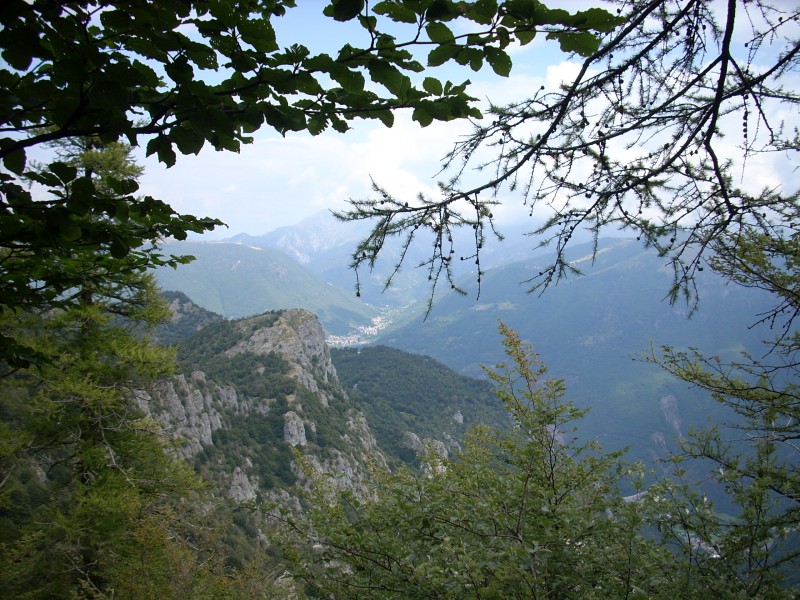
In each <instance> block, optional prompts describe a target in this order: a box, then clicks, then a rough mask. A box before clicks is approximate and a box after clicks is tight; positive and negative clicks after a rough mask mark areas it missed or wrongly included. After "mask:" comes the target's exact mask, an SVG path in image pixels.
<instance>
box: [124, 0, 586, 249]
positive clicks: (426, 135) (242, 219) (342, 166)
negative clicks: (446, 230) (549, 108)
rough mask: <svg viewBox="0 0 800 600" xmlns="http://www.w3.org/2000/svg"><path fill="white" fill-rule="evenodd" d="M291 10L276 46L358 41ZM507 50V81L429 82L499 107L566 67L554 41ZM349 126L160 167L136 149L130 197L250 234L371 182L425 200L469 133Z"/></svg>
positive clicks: (259, 137) (479, 77)
mask: <svg viewBox="0 0 800 600" xmlns="http://www.w3.org/2000/svg"><path fill="white" fill-rule="evenodd" d="M299 4H300V7H299V8H298V9H291V10H290V11H289V16H288V17H287V18H285V19H284V20H279V21H277V22H276V23H275V27H276V30H277V32H278V41H279V43H281V44H288V43H292V42H297V43H302V44H304V45H306V46H308V47H309V48H310V49H311V50H312V52H314V51H335V50H337V49H338V48H339V47H341V46H342V45H343V44H344V43H348V42H350V43H354V39H353V38H354V36H356V35H364V34H362V33H361V29H360V27H358V26H352V25H350V24H345V25H342V24H339V23H335V22H333V21H332V20H330V19H327V18H325V17H322V16H321V10H322V7H323V6H324V4H326V3H325V2H323V1H322V0H304V1H302V2H300V3H299ZM354 45H355V44H354ZM511 51H512V58H513V61H514V68H513V70H512V75H511V77H509V78H507V79H503V78H500V77H498V76H496V75H495V74H494V73H493V71H491V69H490V68H488V66H487V67H486V68H485V69H484V70H482V71H481V72H477V73H476V72H473V71H472V70H470V69H469V68H464V67H458V66H457V65H456V66H455V67H450V68H448V69H447V70H446V71H444V72H443V73H437V74H435V75H434V76H440V77H441V78H442V79H450V80H451V81H453V83H461V82H463V81H464V80H466V79H470V81H472V82H473V83H472V85H471V86H470V88H469V90H470V92H471V94H472V95H473V96H475V97H477V98H481V99H485V98H491V99H492V100H493V101H495V102H501V101H504V100H513V99H519V98H524V97H526V94H528V93H529V91H530V90H532V89H537V88H538V87H539V86H540V85H543V84H544V83H549V84H550V85H554V84H555V83H557V80H559V79H560V77H558V75H559V73H561V74H564V73H566V72H567V70H569V71H573V70H574V68H575V66H574V65H562V66H559V63H560V61H563V60H564V58H565V55H564V54H562V53H561V52H560V51H559V49H558V46H557V45H556V44H555V43H554V42H545V41H544V40H543V39H536V40H534V41H533V42H531V43H530V44H529V45H527V46H525V47H516V48H512V49H511ZM427 74H429V73H427ZM562 76H563V75H562ZM534 86H535V87H534ZM351 125H352V127H353V129H352V130H351V131H349V132H347V133H345V134H340V133H337V132H335V131H327V132H324V133H323V134H321V135H319V136H311V135H310V134H307V133H305V132H300V133H289V134H287V136H286V137H285V138H284V137H282V136H281V135H280V134H278V133H276V132H274V131H273V130H270V129H268V128H267V127H264V128H263V129H262V130H260V131H259V132H257V133H256V134H255V135H254V137H255V140H254V142H253V143H252V144H249V145H245V146H243V147H242V150H241V152H240V153H238V154H237V153H232V152H216V151H215V150H214V149H213V148H211V147H208V146H206V147H205V148H204V149H203V150H202V151H201V152H200V154H199V155H197V156H194V155H190V156H179V157H178V160H177V163H176V164H175V166H173V167H171V168H169V169H167V168H165V167H164V166H163V165H161V164H160V163H158V161H157V160H156V158H155V157H145V156H144V150H143V149H138V150H137V160H138V161H139V162H140V163H141V164H142V165H143V166H144V167H145V173H144V175H143V177H142V178H141V180H140V191H141V192H142V193H144V194H148V195H151V196H154V197H156V198H159V199H162V200H165V201H166V202H168V203H169V204H170V205H171V206H172V207H173V208H174V209H175V210H177V211H178V212H181V213H190V214H195V215H198V216H209V217H215V218H218V219H221V220H222V221H224V222H225V223H226V224H227V225H228V228H227V229H225V228H222V229H219V230H217V231H216V232H214V233H212V234H208V235H207V237H209V238H220V237H228V236H231V235H235V234H237V233H249V234H251V235H260V234H263V233H267V232H269V231H271V230H273V229H276V228H278V227H281V226H285V225H293V224H296V223H298V222H299V221H301V220H302V219H304V218H306V217H309V216H311V215H313V214H315V213H317V212H319V211H322V210H325V209H343V208H346V206H347V200H348V199H350V198H365V197H368V196H369V195H370V190H371V182H372V180H375V181H376V182H378V183H379V184H380V185H382V186H384V187H385V188H387V189H389V190H391V191H392V193H393V194H395V195H397V196H398V197H408V198H410V199H413V198H415V197H416V196H417V194H418V193H420V192H423V193H426V194H434V192H435V191H436V183H437V181H438V180H439V179H440V178H437V174H438V172H439V171H440V168H441V163H440V161H441V159H442V157H443V156H444V155H445V154H446V153H447V152H448V151H449V150H450V148H451V147H452V144H453V142H454V141H455V140H456V139H458V137H459V136H463V135H466V134H468V133H469V132H470V131H471V128H472V126H471V125H470V124H469V123H468V122H466V121H458V122H451V123H438V122H434V123H433V124H431V125H430V126H428V127H426V128H422V127H420V126H419V125H418V124H417V123H414V122H412V121H411V114H410V111H405V112H400V113H397V114H396V115H395V123H394V126H393V127H392V128H387V127H385V126H384V125H382V124H381V123H380V122H378V121H375V122H373V121H369V122H367V121H361V120H358V121H353V122H351ZM513 205H516V206H520V205H521V201H520V202H516V203H515V204H512V203H511V202H508V203H505V206H506V207H507V212H509V214H508V215H505V214H504V213H503V211H502V210H500V211H498V212H497V216H498V218H499V219H500V220H501V222H502V220H503V218H504V217H506V216H507V217H508V218H511V207H512V206H513Z"/></svg>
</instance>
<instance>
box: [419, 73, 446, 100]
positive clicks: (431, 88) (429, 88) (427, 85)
mask: <svg viewBox="0 0 800 600" xmlns="http://www.w3.org/2000/svg"><path fill="white" fill-rule="evenodd" d="M422 88H423V89H424V90H425V91H426V92H428V93H429V94H433V95H434V96H441V95H442V91H443V88H442V82H441V81H439V80H438V79H436V78H434V77H426V78H425V79H424V80H423V81H422Z"/></svg>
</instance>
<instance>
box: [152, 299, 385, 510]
mask: <svg viewBox="0 0 800 600" xmlns="http://www.w3.org/2000/svg"><path fill="white" fill-rule="evenodd" d="M175 321H180V319H175ZM179 358H180V361H181V365H182V371H183V372H181V373H180V374H178V375H176V376H175V377H173V378H171V379H170V380H168V381H165V382H163V383H161V384H160V385H159V386H157V387H156V388H154V389H152V390H148V391H146V392H145V391H142V392H140V393H139V395H138V401H139V404H140V406H141V407H142V409H143V410H144V411H145V412H147V413H148V414H150V415H151V416H152V417H153V418H155V419H157V420H158V421H159V422H160V423H161V424H162V425H163V426H164V428H165V429H166V431H167V432H168V434H169V435H170V436H171V437H172V438H173V439H174V440H175V442H176V448H177V451H178V452H179V453H180V454H182V455H183V456H184V457H186V458H187V459H189V460H190V461H193V462H194V463H195V464H196V466H197V467H198V469H199V470H200V471H201V473H202V474H203V475H204V477H206V478H207V479H210V480H212V481H214V482H215V483H216V487H217V489H220V490H222V491H224V493H225V494H227V495H228V496H229V497H231V498H234V499H235V500H237V501H246V500H255V499H276V498H277V497H279V496H280V497H283V496H284V494H285V492H284V490H285V489H287V488H288V487H289V486H290V485H291V484H293V483H295V482H297V481H298V479H299V481H300V483H302V481H303V475H302V470H301V469H300V468H299V465H298V464H297V460H298V458H300V457H302V460H303V461H304V462H305V463H306V464H308V465H311V467H312V468H313V469H314V470H316V471H317V472H320V473H326V474H329V475H330V476H331V478H332V481H334V482H335V484H336V485H337V486H339V487H341V488H343V489H349V490H352V491H354V492H360V491H361V490H363V489H364V485H365V480H366V478H367V477H368V465H375V464H377V465H385V464H386V461H385V458H384V456H383V454H382V452H381V451H380V449H379V448H378V445H377V443H376V441H375V436H374V435H373V433H372V431H371V430H370V427H369V424H368V423H367V421H366V419H365V418H364V416H363V415H362V414H361V413H360V412H359V411H358V410H357V409H356V407H355V406H354V405H353V404H352V403H351V402H350V400H349V399H348V397H347V395H346V394H345V392H344V390H343V389H342V386H341V385H340V383H339V380H338V378H337V375H336V369H335V368H334V366H333V363H332V362H331V356H330V351H329V349H328V346H327V345H326V343H325V332H324V330H323V328H322V326H321V325H320V323H319V321H318V320H317V318H316V317H315V316H314V315H313V314H311V313H309V312H307V311H303V310H287V311H279V312H270V313H265V314H263V315H260V316H257V317H252V318H248V319H242V320H238V321H220V322H216V323H214V324H213V326H209V327H206V328H205V329H203V330H201V331H199V332H197V333H195V334H193V335H191V336H190V337H188V338H186V339H185V340H183V342H181V349H180V352H179Z"/></svg>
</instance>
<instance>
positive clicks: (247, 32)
mask: <svg viewBox="0 0 800 600" xmlns="http://www.w3.org/2000/svg"><path fill="white" fill-rule="evenodd" d="M239 33H240V34H241V36H242V40H243V41H245V42H247V43H248V44H250V45H251V46H253V48H255V49H256V50H258V51H259V52H274V51H276V50H278V48H279V46H278V43H277V41H276V40H275V30H274V29H273V28H272V25H271V24H270V22H269V21H267V20H265V19H244V20H243V21H242V22H241V23H239Z"/></svg>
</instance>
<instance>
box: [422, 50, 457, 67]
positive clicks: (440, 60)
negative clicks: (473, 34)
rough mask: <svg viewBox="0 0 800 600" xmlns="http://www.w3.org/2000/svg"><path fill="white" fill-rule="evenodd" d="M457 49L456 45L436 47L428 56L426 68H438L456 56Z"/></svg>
mask: <svg viewBox="0 0 800 600" xmlns="http://www.w3.org/2000/svg"><path fill="white" fill-rule="evenodd" d="M458 51H459V47H458V46H456V45H444V46H437V47H436V48H434V49H433V50H431V51H430V53H429V54H428V66H429V67H438V66H439V65H443V64H444V63H446V62H447V61H448V60H450V59H451V58H453V57H454V56H455V55H456V54H458Z"/></svg>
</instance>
